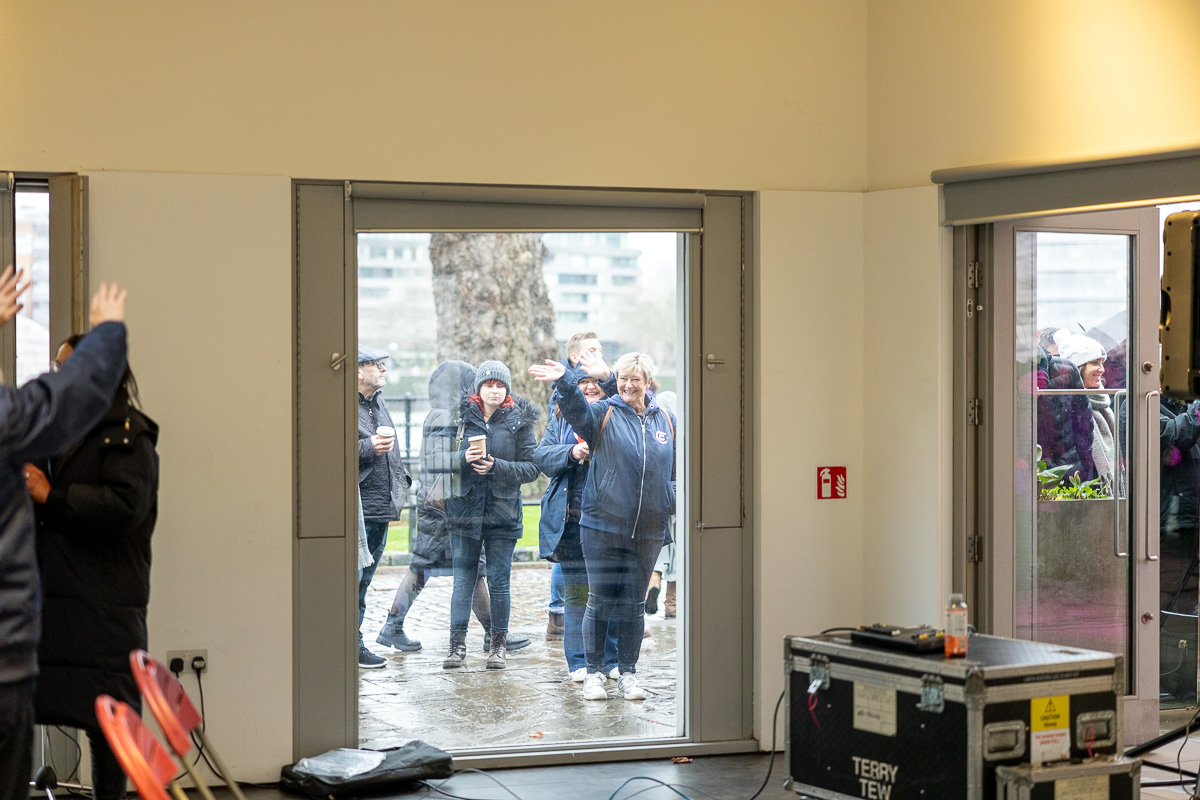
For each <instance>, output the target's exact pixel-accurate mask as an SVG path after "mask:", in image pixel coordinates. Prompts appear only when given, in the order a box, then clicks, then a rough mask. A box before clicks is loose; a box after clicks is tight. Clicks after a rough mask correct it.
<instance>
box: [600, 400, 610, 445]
mask: <svg viewBox="0 0 1200 800" xmlns="http://www.w3.org/2000/svg"><path fill="white" fill-rule="evenodd" d="M611 416H612V406H611V405H610V406H609V407H608V410H607V411H605V412H604V419H602V420H600V432H599V433H597V434H596V450H597V451H598V450H599V449H600V437H602V436H603V435H604V429H605V427H607V426H608V418H609V417H611Z"/></svg>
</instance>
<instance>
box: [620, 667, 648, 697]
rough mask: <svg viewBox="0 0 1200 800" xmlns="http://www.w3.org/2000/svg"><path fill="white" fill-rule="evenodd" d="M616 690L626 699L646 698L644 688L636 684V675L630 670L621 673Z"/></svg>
mask: <svg viewBox="0 0 1200 800" xmlns="http://www.w3.org/2000/svg"><path fill="white" fill-rule="evenodd" d="M617 690H618V691H620V692H621V694H622V695H624V697H625V699H626V700H645V699H646V690H645V689H643V688H642V687H641V686H639V685H638V680H637V675H634V674H633V673H632V672H625V673H622V675H621V677H620V679H619V680H618V681H617Z"/></svg>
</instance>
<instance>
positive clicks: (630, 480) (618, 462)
mask: <svg viewBox="0 0 1200 800" xmlns="http://www.w3.org/2000/svg"><path fill="white" fill-rule="evenodd" d="M583 375H584V373H582V372H575V371H572V370H568V371H567V372H566V374H565V375H563V376H562V377H561V378H559V379H558V380H557V381H555V382H554V388H555V390H556V391H557V392H558V394H559V408H560V409H562V414H563V417H564V418H565V419H566V420H567V421H568V422H569V423H571V425H572V427H574V428H575V430H576V431H577V432H578V433H579V435H580V436H582V437H583V439H584V441H586V442H587V443H588V447H589V448H590V449H591V451H592V457H591V467H590V469H589V470H588V476H587V483H585V484H584V488H583V513H582V515H581V518H580V520H579V524H580V526H581V527H585V528H593V529H595V530H599V531H604V532H606V533H612V534H618V535H621V536H628V537H631V538H637V539H659V540H665V539H667V538H668V537H669V530H668V529H669V526H670V522H671V516H672V515H673V514H674V513H675V436H674V429H675V417H674V415H673V414H671V413H670V412H669V411H667V410H665V409H662V408H659V407H658V405H657V404H656V403H655V402H654V397H653V396H652V395H650V394H647V395H646V413H645V415H644V416H642V417H639V416H638V414H637V412H636V411H634V410H633V409H632V408H631V407H630V406H629V405H628V404H627V403H626V402H625V401H624V400H622V399H621V398H620V396H619V395H618V396H615V397H609V398H607V399H605V400H600V401H598V402H595V403H592V404H590V405H589V404H588V402H587V400H586V399H585V398H584V396H583V394H582V393H581V392H580V391H579V378H580V377H583ZM610 408H611V409H612V414H611V415H608V424H607V425H605V427H604V435H603V436H601V435H600V426H601V424H602V423H603V421H604V417H605V415H606V414H608V410H609V409H610Z"/></svg>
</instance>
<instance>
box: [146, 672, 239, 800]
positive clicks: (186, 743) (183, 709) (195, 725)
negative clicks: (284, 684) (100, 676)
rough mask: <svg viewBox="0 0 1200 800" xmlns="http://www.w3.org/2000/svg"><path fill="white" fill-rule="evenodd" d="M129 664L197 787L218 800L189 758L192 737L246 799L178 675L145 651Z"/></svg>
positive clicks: (201, 791) (148, 704)
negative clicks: (209, 736)
mask: <svg viewBox="0 0 1200 800" xmlns="http://www.w3.org/2000/svg"><path fill="white" fill-rule="evenodd" d="M129 665H130V667H131V668H132V669H133V679H134V680H135V681H137V685H138V690H139V691H140V692H141V693H142V699H143V700H145V701H146V705H147V706H148V707H149V708H150V712H151V713H152V714H154V719H156V720H158V726H159V727H160V728H162V732H163V736H165V737H167V744H169V745H170V746H171V749H172V750H174V751H175V757H176V758H178V759H179V763H180V764H182V765H183V767H184V769H186V770H187V774H188V776H189V777H190V778H191V779H192V782H193V783H194V784H196V788H197V789H199V790H200V793H201V794H202V795H203V796H204V798H205V800H214V798H213V795H212V792H211V791H209V789H208V786H207V785H206V784H205V783H204V782H203V781H202V780H201V779H200V776H199V775H197V774H196V770H195V769H194V768H193V767H192V764H191V762H190V761H188V758H187V754H188V752H189V751H190V750H191V749H192V739H191V736H192V734H195V735H196V736H198V737H199V739H200V746H201V748H203V750H204V752H205V753H207V754H208V755H209V756H211V757H212V760H213V763H214V765H215V766H216V768H217V770H218V771H219V773H220V775H221V777H222V778H224V779H225V783H226V785H227V786H228V787H229V790H230V791H231V792H233V794H234V796H235V797H237V800H246V796H245V795H244V794H242V790H241V788H240V787H238V785H237V781H235V780H234V779H233V776H232V775H230V774H229V768H228V767H226V766H225V762H223V761H222V760H221V757H220V756H219V755H217V751H216V749H215V748H214V747H213V746H212V742H211V741H209V739H208V737H207V736H205V735H204V729H203V728H202V727H201V723H203V722H204V718H203V717H202V716H200V712H199V711H197V710H196V706H194V705H192V701H191V699H190V698H188V696H187V692H185V691H184V690H183V686H182V685H180V683H179V681H177V680H175V676H174V675H172V674H171V672H170V671H169V670H168V669H167V668H166V667H164V666H163V665H162V664H160V663H159V662H158V661H156V660H154V658H153V657H151V655H150V654H149V653H147V652H146V651H145V650H134V651H133V652H132V653H130V654H129Z"/></svg>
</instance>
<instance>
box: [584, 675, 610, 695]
mask: <svg viewBox="0 0 1200 800" xmlns="http://www.w3.org/2000/svg"><path fill="white" fill-rule="evenodd" d="M583 699H584V700H607V699H608V690H607V689H605V688H604V673H603V672H589V673H588V674H587V677H586V678H584V679H583Z"/></svg>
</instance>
